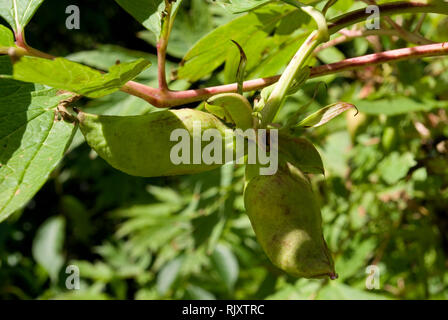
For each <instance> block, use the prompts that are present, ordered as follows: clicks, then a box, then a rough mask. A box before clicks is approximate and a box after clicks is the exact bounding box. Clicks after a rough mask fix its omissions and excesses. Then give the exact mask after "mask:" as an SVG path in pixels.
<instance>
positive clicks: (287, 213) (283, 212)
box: [244, 164, 337, 279]
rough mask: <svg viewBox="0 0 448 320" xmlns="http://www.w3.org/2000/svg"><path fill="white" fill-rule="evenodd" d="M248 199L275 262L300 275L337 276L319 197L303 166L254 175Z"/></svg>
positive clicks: (259, 233)
mask: <svg viewBox="0 0 448 320" xmlns="http://www.w3.org/2000/svg"><path fill="white" fill-rule="evenodd" d="M249 175H251V176H253V174H251V173H249ZM244 203H245V206H246V211H247V214H248V216H249V219H250V221H251V223H252V227H253V228H254V231H255V234H256V236H257V239H258V241H259V243H260V244H261V247H262V248H263V250H264V251H265V253H266V254H267V256H268V257H269V259H270V260H271V262H272V263H273V264H274V265H275V266H277V267H278V268H280V269H281V270H283V271H285V272H286V273H288V274H290V275H292V276H296V277H305V278H321V277H325V276H329V277H330V278H331V279H335V278H336V277H337V276H336V274H335V270H334V263H333V260H332V258H331V255H330V252H329V250H328V248H327V245H326V243H325V240H324V237H323V234H322V217H321V212H320V209H319V206H318V204H317V201H316V197H315V195H314V193H313V191H312V189H311V185H310V183H309V181H308V180H307V178H306V177H305V176H304V175H303V173H302V172H301V171H300V170H298V169H297V168H295V167H293V166H292V165H289V164H287V165H285V166H283V167H282V168H280V169H279V171H278V172H277V173H276V174H275V175H272V176H256V177H252V179H250V181H249V183H248V184H247V187H246V190H245V195H244Z"/></svg>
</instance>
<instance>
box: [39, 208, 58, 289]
mask: <svg viewBox="0 0 448 320" xmlns="http://www.w3.org/2000/svg"><path fill="white" fill-rule="evenodd" d="M64 237H65V219H64V218H63V217H58V216H55V217H51V218H49V219H48V220H46V221H45V222H44V223H43V224H42V225H41V226H40V227H39V229H38V230H37V233H36V237H35V238H34V240H33V257H34V259H35V260H36V261H37V262H38V263H39V264H40V265H41V266H42V267H43V268H44V269H45V271H47V273H48V274H49V275H50V278H51V280H52V281H53V282H55V281H57V279H58V275H59V271H60V270H61V268H62V266H63V264H64V256H63V254H62V247H63V245H64Z"/></svg>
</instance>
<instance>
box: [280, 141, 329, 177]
mask: <svg viewBox="0 0 448 320" xmlns="http://www.w3.org/2000/svg"><path fill="white" fill-rule="evenodd" d="M278 148H279V154H280V155H281V156H282V157H283V158H284V159H285V160H286V161H288V162H290V163H291V164H292V165H294V166H295V167H297V168H299V169H300V170H302V171H303V172H305V173H319V174H324V173H325V170H324V165H323V163H322V159H321V157H320V154H319V152H318V151H317V149H316V147H315V146H314V145H313V144H312V143H311V142H309V141H308V140H306V139H304V138H296V137H292V136H288V135H285V134H281V135H280V136H279V139H278Z"/></svg>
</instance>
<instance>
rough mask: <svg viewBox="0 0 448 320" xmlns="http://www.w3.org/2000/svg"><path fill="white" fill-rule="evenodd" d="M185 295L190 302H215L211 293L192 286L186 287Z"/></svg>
mask: <svg viewBox="0 0 448 320" xmlns="http://www.w3.org/2000/svg"><path fill="white" fill-rule="evenodd" d="M187 295H188V298H189V299H192V300H216V297H215V296H214V295H213V293H211V292H209V291H207V290H205V289H203V288H201V287H198V286H195V285H192V284H189V285H188V286H187Z"/></svg>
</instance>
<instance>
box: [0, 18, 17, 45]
mask: <svg viewBox="0 0 448 320" xmlns="http://www.w3.org/2000/svg"><path fill="white" fill-rule="evenodd" d="M14 46H15V43H14V35H13V34H12V32H11V30H10V29H9V28H7V27H5V26H4V25H2V24H0V47H6V48H8V47H14Z"/></svg>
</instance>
